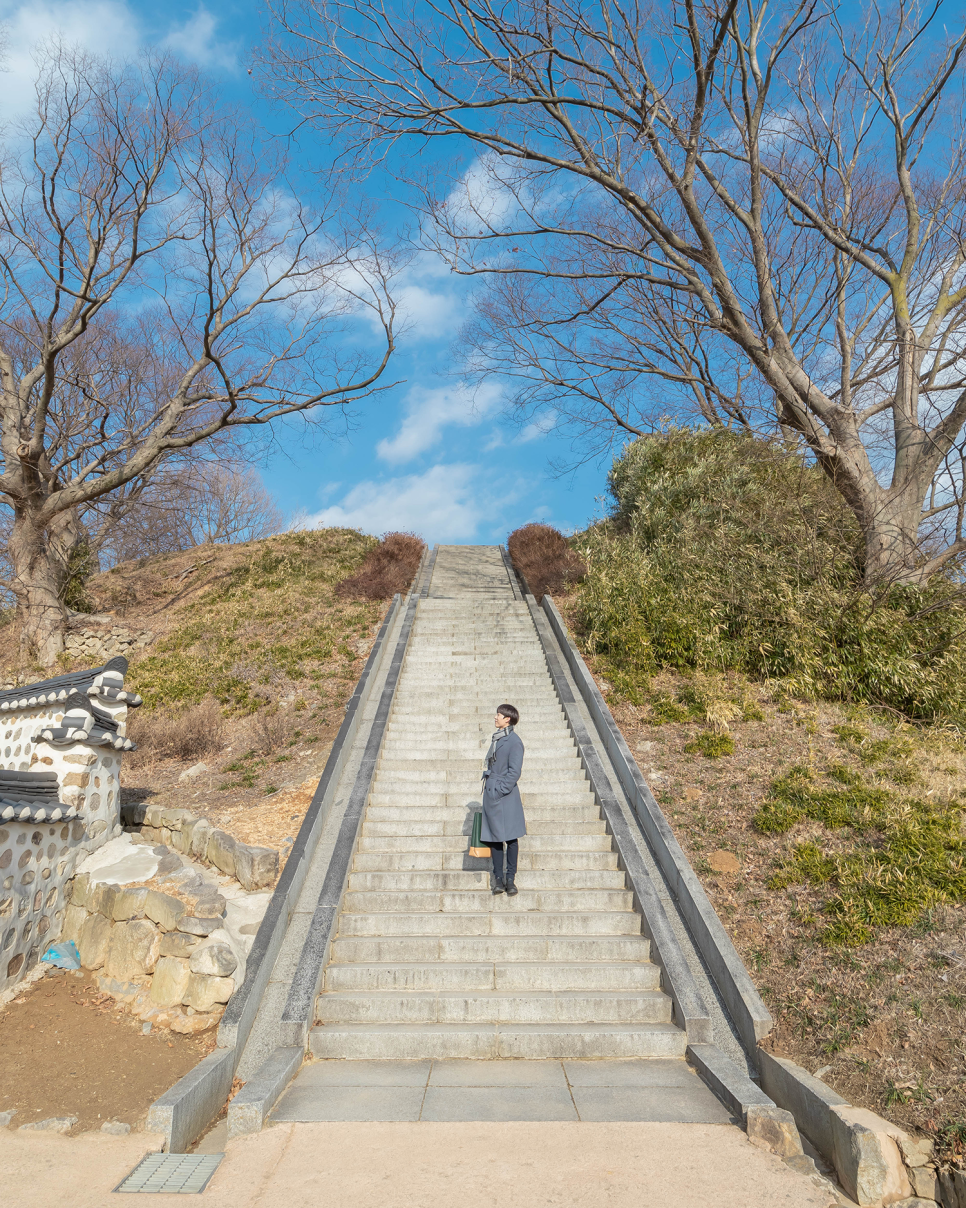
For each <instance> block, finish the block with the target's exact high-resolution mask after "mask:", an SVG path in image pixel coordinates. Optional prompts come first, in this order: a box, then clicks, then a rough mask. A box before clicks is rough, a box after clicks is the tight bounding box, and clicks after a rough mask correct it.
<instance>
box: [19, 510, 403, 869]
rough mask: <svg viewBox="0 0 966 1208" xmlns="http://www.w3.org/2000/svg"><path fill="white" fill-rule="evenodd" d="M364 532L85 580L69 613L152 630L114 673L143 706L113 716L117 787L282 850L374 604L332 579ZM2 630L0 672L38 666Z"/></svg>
mask: <svg viewBox="0 0 966 1208" xmlns="http://www.w3.org/2000/svg"><path fill="white" fill-rule="evenodd" d="M375 544H376V540H375V538H373V537H368V536H365V535H363V534H361V533H359V532H356V531H354V530H351V529H323V530H318V531H315V532H306V533H286V534H282V535H281V536H277V537H270V538H267V539H265V540H262V541H252V542H249V543H246V544H242V545H209V546H202V547H199V548H197V549H193V550H188V551H187V552H184V553H179V554H163V555H159V556H157V557H154V558H144V559H140V560H139V561H137V562H129V563H124V564H122V565H121V566H119V567H117V568H116V569H115V570H112V571H110V572H108V573H106V574H102V575H98V576H96V577H95V578H93V579H91V580H90V581H89V582H88V584H87V593H88V595H89V597H90V599H91V602H92V606H93V608H94V609H96V614H95V615H96V617H99V618H102V620H99V621H98V620H91V621H87V620H86V619H85V618H82V617H81V618H78V619H77V621H76V624H77V625H79V626H86V627H89V628H92V629H97V628H101V629H104V630H105V631H107V630H109V629H110V628H111V625H112V624H113V625H119V626H123V627H125V628H126V629H128V630H130V631H133V632H136V633H137V632H142V631H145V630H147V631H150V632H151V633H152V634H153V635H154V637H153V639H152V641H151V642H150V644H149V645H148V646H147V647H145V648H144V649H143V650H142V651H140V652H139V653H138V654H137V655H135V656H133V657H132V659H131V666H130V669H129V671H128V677H127V681H126V686H129V687H131V688H133V689H134V690H136V691H138V692H140V693H141V695H142V696H143V697H144V705H143V706H142V708H140V709H139V710H137V711H136V712H133V713H132V714H131V715H130V719H129V733H130V735H131V737H132V738H134V739H135V741H136V742H137V743H138V750H137V751H136V752H135V753H133V754H132V755H129V756H125V758H124V766H123V772H122V785H123V793H122V800H127V801H145V800H146V801H150V802H151V803H152V804H156V805H161V806H182V807H184V808H187V809H190V810H192V812H194V813H197V814H202V815H204V816H205V817H207V818H208V819H209V820H210V821H211V822H212V824H213V825H215V826H218V827H221V828H222V829H224V830H227V831H229V832H230V833H231V834H232V835H234V836H235V837H236V838H238V839H241V840H242V841H243V842H245V843H252V844H259V845H263V846H266V847H274V848H278V849H280V851H281V854H282V860H283V863H284V857H285V855H286V852H287V848H288V847H289V846H290V845H291V842H292V840H293V838H294V836H295V834H296V832H297V830H298V827H299V825H300V824H301V820H302V817H303V816H304V814H305V810H306V808H307V807H308V804H309V801H310V800H311V797H312V792H313V791H314V788H315V784H316V782H317V780H318V777H319V775H320V774H321V770H322V768H323V767H324V765H325V760H326V757H327V755H328V752H329V749H330V748H331V745H332V740H333V739H334V737H335V734H336V732H337V731H338V728H339V725H340V724H341V721H342V715H343V712H344V708H345V705H346V702H347V701H348V699H349V696H350V695H351V693H352V689H353V687H354V685H355V682H356V680H357V679H358V677H359V674H360V672H361V670H362V666H363V663H364V662H365V658H366V656H367V655H368V653H369V649H370V647H371V645H372V642H373V640H374V638H375V635H376V633H377V631H378V627H379V624H380V622H381V620H382V617H383V615H384V614H385V611H386V608H387V607H388V604H387V602H382V601H378V602H375V603H373V602H369V601H356V600H343V599H339V598H338V597H337V596H336V595H335V593H334V590H333V589H334V587H335V584H336V583H338V582H339V581H340V580H341V579H343V578H345V577H346V576H348V575H350V574H352V573H353V572H354V571H355V570H357V569H358V567H359V565H360V563H361V562H362V559H363V558H364V556H365V554H366V553H367V552H368V550H370V549H371V548H372V547H373V546H374V545H375ZM17 630H18V627H17V626H16V624H15V623H13V622H11V623H8V624H7V625H6V626H4V627H3V628H2V629H0V667H3V668H4V669H5V676H6V678H7V679H8V680H10V679H13V677H14V676H15V675H19V676H20V678H21V681H22V680H23V679H24V678H25V677H26V678H41V677H42V676H43V675H45V674H50V673H49V672H46V673H45V672H44V671H43V670H42V669H40V668H38V667H30V666H25V665H23V664H21V663H18V662H17V653H18V644H19V632H18V631H17ZM82 665H83V664H80V663H77V664H73V663H71V662H65V669H66V670H72V669H73V668H74V667H75V666H78V667H79V666H82ZM199 765H202V766H201V767H199ZM189 769H191V772H192V774H191V775H190V776H187V777H184V778H182V774H183V773H184V772H186V771H188V770H189Z"/></svg>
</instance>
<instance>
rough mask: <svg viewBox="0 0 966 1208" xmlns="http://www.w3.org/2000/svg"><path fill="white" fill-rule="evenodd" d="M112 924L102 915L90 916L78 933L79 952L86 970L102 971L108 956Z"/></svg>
mask: <svg viewBox="0 0 966 1208" xmlns="http://www.w3.org/2000/svg"><path fill="white" fill-rule="evenodd" d="M110 938H111V924H110V923H109V922H108V920H107V919H106V918H105V917H104V916H103V915H102V914H90V915H88V916H87V918H86V919H85V920H84V922H83V923H82V924H81V926H80V928H79V930H78V932H77V951H78V952H79V953H80V962H81V964H82V965H83V966H84V968H85V969H100V967H101V966H102V965H103V964H104V959H105V957H106V956H107V945H108V942H109V941H110Z"/></svg>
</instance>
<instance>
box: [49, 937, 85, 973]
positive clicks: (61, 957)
mask: <svg viewBox="0 0 966 1208" xmlns="http://www.w3.org/2000/svg"><path fill="white" fill-rule="evenodd" d="M40 959H41V961H46V962H47V963H48V964H49V965H53V966H54V967H55V968H57V969H79V968H80V967H81V963H80V953H79V952H78V951H77V945H76V944H75V943H74V941H73V940H68V941H67V942H66V943H65V944H51V945H50V947H49V948H48V949H47V951H46V952H45V953H44V954H43V956H42V957H41V958H40Z"/></svg>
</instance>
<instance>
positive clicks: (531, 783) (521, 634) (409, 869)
mask: <svg viewBox="0 0 966 1208" xmlns="http://www.w3.org/2000/svg"><path fill="white" fill-rule="evenodd" d="M504 700H506V701H509V702H511V703H513V704H515V705H516V706H517V708H518V709H519V710H520V715H521V718H520V725H519V727H518V733H519V734H520V736H521V738H522V739H523V742H524V745H525V747H526V757H525V759H524V770H523V777H522V779H521V782H520V788H521V792H522V796H523V803H524V809H525V812H526V817H527V829H528V834H527V836H526V838H524V839H521V841H520V862H519V870H518V874H517V885H518V886H519V890H520V892H519V894H518V895H517V896H516V897H514V898H507V897H506V896H505V895H499V896H493V895H492V894H491V892H490V874H489V867H490V862H489V860H477V859H472V858H470V857H469V855H468V854H467V849H468V845H469V834H470V827H471V823H472V815H473V811H474V809H476V808H479V802H480V771H481V766H482V758H483V754H484V752H485V751H486V748H487V745H488V742H489V737H490V734H491V731H492V726H493V712H494V709H495V707H496V706H497V705H498V704H499V703H500V702H501V701H504ZM310 1043H311V1050H312V1052H313V1054H314V1055H315V1056H316V1057H319V1058H355V1059H366V1058H369V1059H397V1060H399V1059H417V1058H501V1057H502V1058H558V1059H559V1058H605V1057H610V1058H615V1057H622V1058H627V1057H681V1056H683V1054H684V1050H685V1046H686V1044H687V1038H686V1035H685V1033H684V1032H683V1031H682V1030H680V1029H679V1028H677V1027H675V1026H674V1025H673V1024H672V1022H671V1002H670V999H669V998H668V997H667V995H665V994H664V993H663V991H662V990H661V989H660V975H659V970H658V968H657V966H655V965H654V964H652V963H651V962H650V960H649V944H648V940H647V939H646V938H645V937H644V936H643V935H642V933H641V918H640V915H638V914H637V913H635V910H634V906H633V901H632V894H631V893H630V891H629V890H628V888H627V887H626V883H625V877H624V874H623V873H622V872H621V871H620V870H619V868H618V866H617V856H616V853H615V852H614V851H613V849H612V844H611V839H610V837H609V835H608V834H607V833H606V830H605V826H604V822H603V820H602V818H601V815H600V810H599V808H598V806H597V805H596V802H595V798H594V796H593V793H592V792H591V789H590V785H589V783H588V781H587V778H586V775H585V773H584V771H583V769H582V767H581V763H580V759H579V757H578V753H577V749H576V747H575V745H574V743H573V740H572V738H571V735H570V732H569V729H568V727H567V724H566V721H565V718H564V714H563V711H562V709H561V708H560V705H559V703H558V701H557V698H556V695H555V693H554V690H553V685H552V683H551V680H550V676H549V673H548V671H547V667H546V663H545V660H544V656H543V652H542V650H541V647H540V643H539V640H538V637H537V634H536V631H535V629H534V627H533V622H532V620H531V618H530V614H529V611H528V609H527V607H526V604H525V603H522V602H520V601H518V600H516V599H515V598H514V593H513V591H512V588H511V585H510V581H509V578H508V576H507V572H506V569H505V567H504V564H503V562H502V558H501V556H500V552H499V549H498V548H496V547H446V546H443V547H441V548H440V549H439V551H438V554H437V559H436V565H435V568H434V571H433V577H432V581H431V584H430V591H429V596H428V598H426V599H424V600H422V601H421V602H420V604H419V607H418V611H417V615H416V621H415V625H414V629H413V635H412V638H411V641H410V645H409V650H408V653H407V656H406V661H405V664H404V666H403V669H402V674H401V677H400V681H399V685H398V688H397V692H396V697H395V701H394V707H393V712H392V716H391V719H390V722H389V726H388V730H387V733H386V737H385V740H384V743H383V747H382V751H381V754H380V760H379V764H378V767H377V770H376V775H375V779H374V781H373V786H372V792H371V795H370V799H369V802H368V806H367V809H366V813H365V817H364V819H363V824H362V830H361V835H360V839H359V843H358V847H357V850H356V854H355V857H354V862H353V865H352V868H351V871H350V874H349V881H348V886H347V889H346V892H345V894H344V897H343V901H342V907H341V912H340V916H339V920H338V928H337V934H336V936H335V938H334V940H333V942H332V946H331V951H330V957H329V964H328V965H327V967H326V970H325V978H324V982H323V988H322V992H321V993H320V994H319V996H318V1001H317V1007H316V1026H315V1027H314V1028H313V1029H312V1032H311V1037H310Z"/></svg>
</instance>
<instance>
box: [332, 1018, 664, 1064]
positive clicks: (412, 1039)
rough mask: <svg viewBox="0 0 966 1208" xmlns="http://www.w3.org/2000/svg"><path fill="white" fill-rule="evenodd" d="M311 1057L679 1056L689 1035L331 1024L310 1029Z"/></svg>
mask: <svg viewBox="0 0 966 1208" xmlns="http://www.w3.org/2000/svg"><path fill="white" fill-rule="evenodd" d="M309 1046H310V1048H311V1050H312V1055H313V1056H314V1057H319V1058H322V1057H340V1058H344V1059H347V1060H383V1061H385V1060H396V1061H403V1060H410V1061H412V1060H427V1059H433V1058H440V1059H445V1058H463V1059H477V1060H491V1059H493V1058H497V1057H504V1058H506V1057H520V1058H524V1059H530V1060H544V1059H547V1058H551V1059H553V1058H555V1059H558V1060H568V1059H569V1060H574V1061H576V1060H579V1059H580V1058H606V1057H612V1058H621V1057H683V1056H684V1050H685V1048H686V1046H687V1037H686V1035H685V1033H684V1032H683V1031H681V1029H680V1028H676V1027H674V1026H673V1025H672V1024H667V1023H652V1024H647V1025H646V1026H638V1027H635V1026H628V1025H626V1024H625V1025H621V1024H530V1025H526V1024H489V1025H476V1026H472V1025H466V1024H450V1025H445V1024H422V1025H420V1024H396V1025H393V1024H381V1025H380V1024H354V1025H353V1024H329V1025H327V1026H324V1027H317V1028H313V1029H312V1031H311V1032H310V1033H309Z"/></svg>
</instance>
